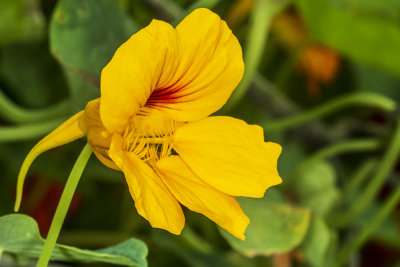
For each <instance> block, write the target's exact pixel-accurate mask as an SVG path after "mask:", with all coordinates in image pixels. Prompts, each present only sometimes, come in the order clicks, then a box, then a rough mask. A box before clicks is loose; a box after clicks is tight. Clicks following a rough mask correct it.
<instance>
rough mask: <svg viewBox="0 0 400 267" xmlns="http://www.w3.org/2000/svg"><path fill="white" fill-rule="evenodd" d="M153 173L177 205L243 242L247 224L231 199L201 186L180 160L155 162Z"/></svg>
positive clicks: (234, 201)
mask: <svg viewBox="0 0 400 267" xmlns="http://www.w3.org/2000/svg"><path fill="white" fill-rule="evenodd" d="M156 169H157V172H158V173H159V174H160V177H161V178H162V179H163V181H164V182H165V184H166V185H167V186H168V188H169V190H171V192H172V194H174V196H175V197H176V198H177V199H178V200H179V202H181V203H182V204H183V205H185V206H186V207H188V208H189V209H190V210H192V211H195V212H198V213H201V214H203V215H205V216H207V217H208V218H209V219H210V220H212V221H214V222H215V223H217V224H218V225H219V226H221V227H222V228H224V229H225V230H227V231H228V232H230V233H231V234H232V235H234V236H236V237H237V238H239V239H242V240H244V238H245V237H244V232H245V230H246V227H247V225H248V224H249V222H250V220H249V218H248V217H247V216H246V214H244V212H243V210H242V209H241V208H240V205H239V203H238V202H237V200H236V199H235V198H234V197H232V196H229V195H227V194H224V193H222V192H220V191H218V190H216V189H215V188H213V187H212V186H210V185H208V184H207V183H205V182H203V181H202V180H201V179H200V178H198V177H197V176H196V175H195V174H194V173H193V172H192V171H191V170H190V169H189V168H188V167H187V165H186V164H185V163H184V162H183V160H182V159H181V158H180V157H179V156H170V157H167V158H164V159H162V160H160V161H158V162H157V165H156Z"/></svg>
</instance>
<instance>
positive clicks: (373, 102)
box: [263, 93, 396, 132]
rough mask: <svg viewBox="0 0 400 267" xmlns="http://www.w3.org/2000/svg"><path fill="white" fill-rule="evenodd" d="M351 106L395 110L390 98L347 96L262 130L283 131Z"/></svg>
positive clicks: (375, 95)
mask: <svg viewBox="0 0 400 267" xmlns="http://www.w3.org/2000/svg"><path fill="white" fill-rule="evenodd" d="M352 106H368V107H371V108H376V109H380V110H382V111H385V112H393V111H394V110H395V109H396V102H395V101H393V100H391V99H390V98H387V97H385V96H382V95H379V94H374V93H355V94H349V95H345V96H342V97H339V98H337V99H334V100H332V101H329V102H327V103H325V104H322V105H320V106H318V107H315V108H313V109H311V110H308V111H304V112H302V113H300V114H298V115H294V116H292V117H288V118H283V119H279V120H276V121H271V122H268V123H266V124H264V125H263V126H264V129H267V130H268V131H269V132H271V131H284V130H288V129H290V128H293V127H296V126H298V125H300V124H303V123H306V122H308V121H311V120H314V119H317V118H320V117H323V116H326V115H328V114H330V113H333V112H335V111H337V110H341V109H343V108H347V107H352Z"/></svg>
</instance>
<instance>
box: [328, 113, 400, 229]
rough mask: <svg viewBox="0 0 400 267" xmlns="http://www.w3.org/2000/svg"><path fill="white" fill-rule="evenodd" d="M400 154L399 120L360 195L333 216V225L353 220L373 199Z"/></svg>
mask: <svg viewBox="0 0 400 267" xmlns="http://www.w3.org/2000/svg"><path fill="white" fill-rule="evenodd" d="M399 154H400V121H398V122H397V126H396V131H395V133H394V136H393V138H392V141H391V143H390V144H389V146H388V148H387V151H386V153H385V155H384V157H383V159H382V160H381V162H380V165H379V166H378V169H377V171H376V174H375V176H374V177H372V179H371V181H370V182H369V183H368V186H367V188H366V189H365V190H363V191H362V193H361V195H360V196H359V197H358V198H357V200H355V201H354V202H353V205H352V206H351V207H350V209H349V210H348V211H347V212H345V213H344V214H342V215H341V216H335V218H334V220H333V221H332V224H333V225H334V226H335V227H343V226H345V225H347V224H349V223H351V222H352V221H354V220H355V219H356V218H357V217H358V216H359V215H360V214H361V213H362V212H363V211H364V210H365V209H366V208H367V207H368V206H369V205H370V204H371V202H372V201H373V199H374V198H375V197H376V195H377V193H378V192H379V189H380V188H381V187H382V185H383V183H384V182H385V179H386V177H387V176H388V175H389V173H390V172H391V170H392V169H393V167H394V165H395V164H396V162H397V159H398V157H399Z"/></svg>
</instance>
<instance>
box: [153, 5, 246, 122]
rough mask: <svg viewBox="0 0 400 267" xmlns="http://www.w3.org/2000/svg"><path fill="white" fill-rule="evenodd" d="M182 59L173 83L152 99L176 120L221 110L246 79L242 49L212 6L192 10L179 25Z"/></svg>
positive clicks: (188, 119) (198, 117)
mask: <svg viewBox="0 0 400 267" xmlns="http://www.w3.org/2000/svg"><path fill="white" fill-rule="evenodd" d="M176 31H177V32H178V35H179V37H180V43H181V59H180V64H179V68H178V69H177V70H176V72H175V75H174V78H173V79H172V80H171V82H172V83H171V84H169V85H168V86H167V87H159V88H157V89H155V90H154V92H153V93H152V95H151V96H150V99H149V102H152V103H154V104H155V105H158V106H159V107H160V109H162V111H163V112H165V114H167V115H168V116H170V117H171V118H172V119H174V120H179V121H194V120H199V119H203V118H205V117H207V116H208V115H210V114H212V113H214V112H215V111H217V110H219V109H220V108H221V107H222V106H223V105H224V104H225V103H226V101H227V100H228V98H229V97H230V95H231V93H232V91H233V90H234V89H235V87H236V86H237V84H238V83H239V81H240V80H241V79H242V76H243V71H244V63H243V58H242V49H241V47H240V44H239V42H238V40H237V39H236V37H235V36H234V35H233V34H232V32H231V30H230V29H229V28H228V26H227V25H226V23H225V22H224V21H223V20H221V18H220V17H219V16H218V15H217V14H215V13H213V12H211V11H210V10H208V9H204V8H200V9H196V10H195V11H193V12H192V13H190V14H189V15H188V16H187V17H186V18H185V19H184V20H183V21H182V22H181V23H180V24H179V25H178V26H177V27H176Z"/></svg>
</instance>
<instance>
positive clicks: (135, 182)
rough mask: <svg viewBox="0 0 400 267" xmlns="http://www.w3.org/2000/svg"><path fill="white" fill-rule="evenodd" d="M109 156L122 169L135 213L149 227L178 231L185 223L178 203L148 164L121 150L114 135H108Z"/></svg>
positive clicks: (120, 145) (120, 143)
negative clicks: (147, 222) (148, 223)
mask: <svg viewBox="0 0 400 267" xmlns="http://www.w3.org/2000/svg"><path fill="white" fill-rule="evenodd" d="M110 157H111V158H112V159H113V160H114V162H115V164H116V165H117V166H118V167H119V168H120V169H121V170H122V171H123V172H124V174H125V178H126V182H127V183H128V186H129V192H130V193H131V195H132V198H133V200H134V201H135V206H136V209H137V211H138V213H139V214H140V215H142V216H143V217H144V218H145V219H146V220H148V221H149V222H150V224H151V226H153V227H155V228H162V229H165V230H168V231H170V232H171V233H173V234H180V232H181V231H182V229H183V226H184V224H185V217H184V215H183V212H182V208H181V206H180V204H179V203H178V201H177V200H176V198H175V197H174V196H173V195H172V194H171V192H170V191H169V190H168V188H167V186H166V185H165V184H164V182H163V181H162V180H161V178H160V177H159V176H158V175H157V174H156V173H155V172H154V171H153V170H152V169H151V168H150V166H149V165H147V164H146V163H145V162H144V161H142V160H140V159H139V158H138V157H137V156H136V155H135V154H133V153H131V152H126V151H124V150H123V140H122V138H121V136H119V135H118V134H114V135H113V137H112V141H111V147H110Z"/></svg>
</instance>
